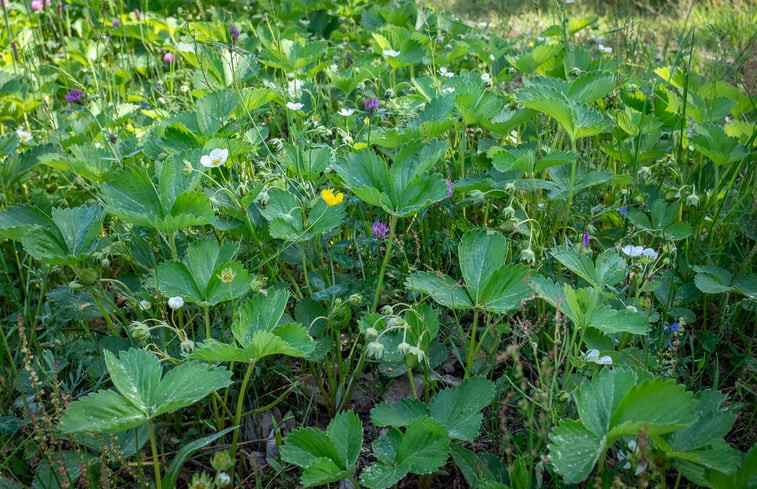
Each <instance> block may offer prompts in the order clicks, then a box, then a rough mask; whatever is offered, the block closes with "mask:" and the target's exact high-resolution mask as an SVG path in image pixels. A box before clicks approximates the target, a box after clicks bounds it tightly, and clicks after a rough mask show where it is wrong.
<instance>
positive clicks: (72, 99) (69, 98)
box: [66, 88, 84, 104]
mask: <svg viewBox="0 0 757 489" xmlns="http://www.w3.org/2000/svg"><path fill="white" fill-rule="evenodd" d="M83 100H84V92H82V91H81V90H79V89H78V88H74V89H73V90H71V91H69V92H68V93H67V94H66V102H68V103H69V104H80V103H82V101H83Z"/></svg>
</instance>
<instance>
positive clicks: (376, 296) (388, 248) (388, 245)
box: [371, 216, 397, 312]
mask: <svg viewBox="0 0 757 489" xmlns="http://www.w3.org/2000/svg"><path fill="white" fill-rule="evenodd" d="M396 226H397V216H392V218H391V220H390V221H389V237H387V238H386V251H385V252H384V260H383V261H382V262H381V268H380V269H379V275H378V282H377V283H376V292H375V293H374V294H373V304H372V305H371V312H376V308H377V307H378V301H379V298H380V297H381V286H382V285H383V283H384V273H385V272H386V265H387V264H388V263H389V257H390V256H392V243H393V242H394V229H395V227H396Z"/></svg>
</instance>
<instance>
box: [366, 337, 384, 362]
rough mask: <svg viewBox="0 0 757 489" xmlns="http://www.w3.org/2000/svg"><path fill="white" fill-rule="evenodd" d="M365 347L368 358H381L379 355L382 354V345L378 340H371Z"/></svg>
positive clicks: (381, 355)
mask: <svg viewBox="0 0 757 489" xmlns="http://www.w3.org/2000/svg"><path fill="white" fill-rule="evenodd" d="M365 348H366V355H368V357H370V358H375V359H376V360H381V357H383V356H384V345H382V344H381V343H379V342H378V341H371V342H370V343H368V346H366V347H365Z"/></svg>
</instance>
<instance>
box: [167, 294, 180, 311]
mask: <svg viewBox="0 0 757 489" xmlns="http://www.w3.org/2000/svg"><path fill="white" fill-rule="evenodd" d="M183 305H184V299H182V298H181V296H178V295H176V296H173V297H169V298H168V307H170V308H171V309H181V307H182V306H183Z"/></svg>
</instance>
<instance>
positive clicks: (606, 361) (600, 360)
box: [584, 350, 612, 365]
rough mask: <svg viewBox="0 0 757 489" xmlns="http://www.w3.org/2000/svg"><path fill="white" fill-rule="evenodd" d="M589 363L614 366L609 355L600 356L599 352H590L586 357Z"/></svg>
mask: <svg viewBox="0 0 757 489" xmlns="http://www.w3.org/2000/svg"><path fill="white" fill-rule="evenodd" d="M584 358H585V359H586V361H587V362H593V363H596V364H597V365H612V358H611V357H610V356H609V355H603V356H601V357H600V356H599V350H589V351H587V352H586V354H585V355H584Z"/></svg>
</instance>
